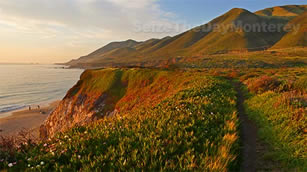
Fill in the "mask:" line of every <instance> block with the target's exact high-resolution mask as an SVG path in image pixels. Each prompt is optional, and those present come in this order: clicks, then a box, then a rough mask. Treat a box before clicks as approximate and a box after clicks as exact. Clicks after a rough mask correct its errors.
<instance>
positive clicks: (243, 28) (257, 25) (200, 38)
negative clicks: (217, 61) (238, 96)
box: [67, 5, 307, 68]
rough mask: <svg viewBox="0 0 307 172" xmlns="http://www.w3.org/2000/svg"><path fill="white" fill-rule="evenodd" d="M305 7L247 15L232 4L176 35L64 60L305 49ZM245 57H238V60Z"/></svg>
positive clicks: (146, 61) (97, 63)
mask: <svg viewBox="0 0 307 172" xmlns="http://www.w3.org/2000/svg"><path fill="white" fill-rule="evenodd" d="M306 9H307V8H306V6H305V5H297V6H295V5H289V6H282V7H275V8H271V9H265V10H262V11H258V12H256V13H252V12H250V11H248V10H245V9H239V8H234V9H232V10H230V11H228V12H226V13H225V14H223V15H221V16H219V17H217V18H215V19H213V20H212V21H210V22H209V23H207V24H204V25H201V26H198V27H195V28H193V29H191V30H188V31H186V32H184V33H181V34H179V35H176V36H173V37H165V38H162V39H149V40H147V41H144V42H136V41H133V40H127V41H123V42H113V43H110V44H108V45H106V46H104V47H102V48H100V49H98V50H96V51H94V52H93V53H90V54H89V55H87V56H83V57H81V58H79V59H77V60H72V61H70V62H68V63H67V64H68V65H70V66H72V67H83V68H93V67H94V68H97V67H123V66H125V67H128V66H140V67H165V66H168V65H169V64H178V63H182V62H184V63H185V62H189V61H190V60H193V61H195V58H198V59H200V61H198V62H201V61H203V60H207V58H208V56H209V55H212V54H213V55H214V54H215V55H220V54H228V53H234V54H235V56H236V57H240V56H242V54H245V53H249V52H254V51H257V52H258V53H259V52H260V53H262V51H263V50H267V49H272V50H273V49H274V51H275V49H277V48H289V47H292V48H304V47H306V44H307V42H306V39H305V38H306V32H305V30H306V28H305V25H306V13H305V14H303V13H304V12H306ZM271 26H272V27H271ZM247 28H249V29H247ZM269 28H270V30H267V29H269ZM272 28H273V29H272ZM251 29H252V30H251ZM292 57H295V56H294V55H293V56H292ZM251 59H254V58H251ZM227 60H233V59H227ZM234 60H237V58H235V59H234ZM245 60H246V59H239V61H238V63H239V64H241V61H245ZM222 61H223V60H222ZM258 62H259V63H260V64H258ZM229 63H231V62H229ZM229 63H228V64H229ZM247 63H249V61H247ZM205 64H206V63H205ZM205 64H203V65H205ZM255 64H258V67H262V65H265V64H266V63H265V61H264V62H263V61H257V59H256V60H255V61H254V60H252V61H251V64H249V66H248V67H250V66H252V65H255ZM202 67H203V66H202ZM218 67H221V66H218ZM224 67H225V66H224ZM227 67H228V66H227ZM230 67H232V66H230ZM269 67H270V66H269Z"/></svg>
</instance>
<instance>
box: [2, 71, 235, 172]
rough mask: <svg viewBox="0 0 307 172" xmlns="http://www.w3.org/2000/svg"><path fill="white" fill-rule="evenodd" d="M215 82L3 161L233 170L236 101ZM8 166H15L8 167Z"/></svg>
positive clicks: (203, 81) (24, 165)
mask: <svg viewBox="0 0 307 172" xmlns="http://www.w3.org/2000/svg"><path fill="white" fill-rule="evenodd" d="M235 94H236V93H235V91H234V89H233V87H232V85H231V84H230V83H229V82H228V81H227V80H226V79H223V78H220V77H207V76H206V77H205V76H203V77H200V78H199V79H196V80H195V81H194V82H193V83H192V85H191V87H189V88H187V89H184V90H182V91H179V92H178V93H177V94H175V95H174V96H172V97H170V98H167V99H166V100H164V101H162V102H160V103H159V104H158V105H157V106H155V107H154V108H150V109H143V110H138V111H134V112H133V113H132V114H130V113H122V114H118V115H116V116H114V117H110V118H105V119H103V120H100V121H99V122H97V123H95V124H92V125H89V126H84V127H76V128H73V129H71V130H70V131H68V132H65V133H62V134H59V135H57V136H56V137H54V138H52V139H50V140H49V141H47V142H44V143H41V144H39V145H35V146H32V145H30V146H24V148H23V149H20V150H19V151H17V152H15V156H14V157H11V159H10V158H5V157H0V158H3V159H4V161H3V162H2V163H0V164H1V168H9V170H12V171H13V170H27V169H29V170H30V169H38V170H47V169H48V170H68V169H69V170H85V171H91V170H95V169H98V168H99V169H106V170H107V169H113V170H129V169H136V170H137V169H142V170H197V169H198V170H213V171H226V170H227V169H228V170H229V169H236V168H237V167H238V157H239V152H240V151H239V147H240V146H239V134H238V118H237V114H236V97H235ZM11 161H16V162H17V163H16V164H15V165H14V166H12V167H8V164H9V163H11Z"/></svg>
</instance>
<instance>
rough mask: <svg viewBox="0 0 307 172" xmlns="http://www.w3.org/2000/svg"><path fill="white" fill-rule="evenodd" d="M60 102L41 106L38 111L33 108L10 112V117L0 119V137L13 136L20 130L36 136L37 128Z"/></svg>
mask: <svg viewBox="0 0 307 172" xmlns="http://www.w3.org/2000/svg"><path fill="white" fill-rule="evenodd" d="M59 102H60V101H54V102H52V103H50V104H49V105H46V106H42V107H41V108H40V110H39V109H38V107H37V106H33V107H32V109H31V110H29V109H23V110H19V111H15V112H12V114H11V115H10V116H7V117H4V118H0V136H13V135H16V134H18V132H20V131H21V130H24V129H26V130H31V131H33V134H34V136H38V135H39V133H38V131H39V127H40V125H41V124H42V123H43V122H44V120H45V119H46V118H47V117H48V115H49V114H50V113H51V112H52V111H53V110H54V109H55V108H56V106H57V105H58V103H59Z"/></svg>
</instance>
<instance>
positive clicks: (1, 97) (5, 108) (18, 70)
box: [0, 64, 83, 118]
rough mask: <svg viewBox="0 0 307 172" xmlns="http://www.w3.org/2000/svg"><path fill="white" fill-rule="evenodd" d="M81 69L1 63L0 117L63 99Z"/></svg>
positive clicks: (77, 77)
mask: <svg viewBox="0 0 307 172" xmlns="http://www.w3.org/2000/svg"><path fill="white" fill-rule="evenodd" d="M82 72H83V70H81V69H67V68H65V67H64V66H60V65H36V64H0V118H1V117H3V116H4V114H5V112H10V111H14V110H18V109H21V108H25V107H28V106H30V105H32V106H36V105H39V104H42V103H48V102H51V101H54V100H59V99H62V98H63V97H64V96H65V94H66V92H67V91H68V90H69V89H70V88H71V87H72V86H73V85H74V84H75V83H76V82H77V81H78V79H79V77H80V74H81V73H82ZM6 114H7V113H6Z"/></svg>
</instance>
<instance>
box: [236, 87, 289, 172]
mask: <svg viewBox="0 0 307 172" xmlns="http://www.w3.org/2000/svg"><path fill="white" fill-rule="evenodd" d="M233 85H234V87H235V89H236V91H237V99H238V103H237V109H238V115H239V119H240V121H241V138H242V144H243V145H242V146H243V147H242V150H241V151H242V154H241V156H242V161H243V162H242V164H241V171H243V172H255V171H273V172H280V171H284V170H281V168H280V167H281V166H280V164H279V163H278V162H276V161H274V160H272V158H269V157H267V158H265V156H267V153H268V145H266V144H265V143H264V142H263V141H261V139H260V138H259V137H258V128H257V126H256V124H255V123H254V122H253V121H251V120H249V119H248V117H247V114H246V112H245V108H244V101H245V97H244V94H243V92H242V90H241V86H242V84H241V83H235V82H233Z"/></svg>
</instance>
